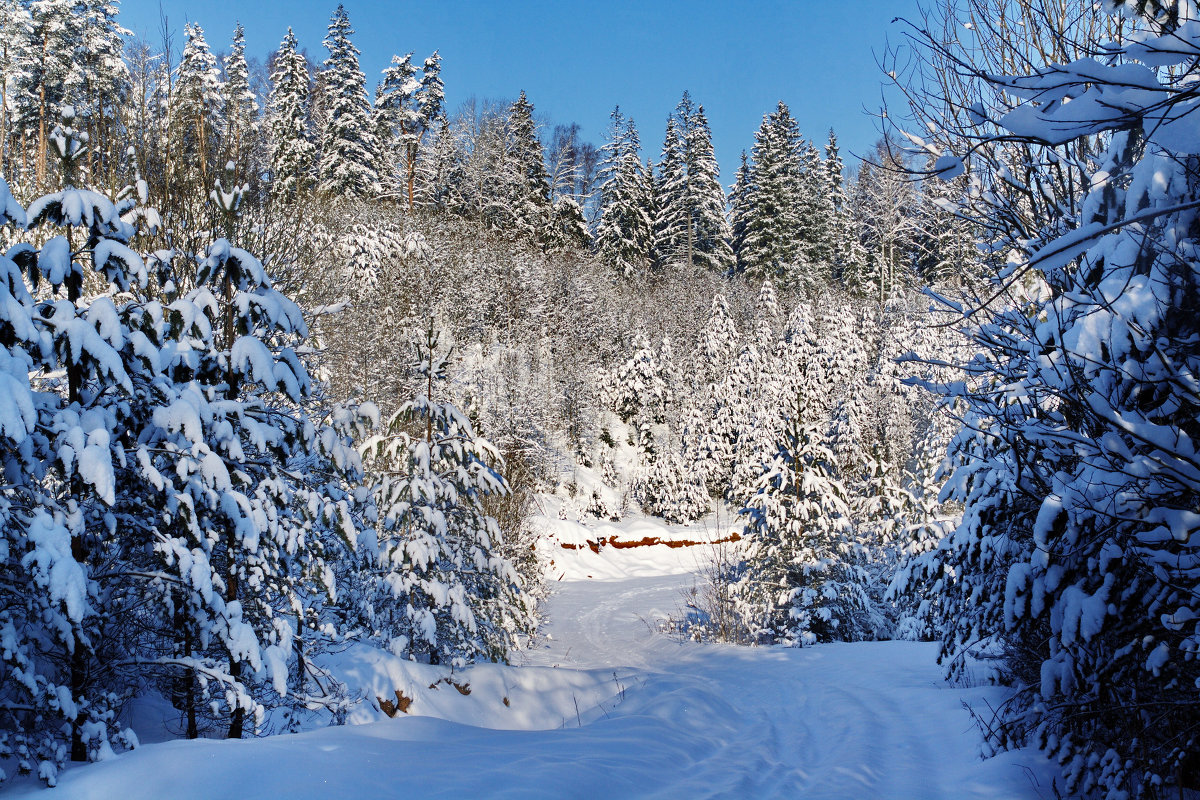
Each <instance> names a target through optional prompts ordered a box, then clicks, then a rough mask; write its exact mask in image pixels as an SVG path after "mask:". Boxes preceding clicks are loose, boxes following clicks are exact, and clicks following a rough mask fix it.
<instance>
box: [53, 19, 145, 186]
mask: <svg viewBox="0 0 1200 800" xmlns="http://www.w3.org/2000/svg"><path fill="white" fill-rule="evenodd" d="M76 13H77V14H80V10H78V9H77V11H76ZM82 16H83V21H82V36H81V45H80V48H79V50H78V52H77V55H76V57H75V59H74V61H73V69H72V75H71V77H70V79H69V81H68V83H69V84H70V85H71V86H72V94H73V97H72V102H73V104H74V106H75V112H76V115H77V116H79V117H80V118H81V119H82V120H83V125H84V132H86V133H87V135H88V155H87V159H88V162H89V163H88V166H87V168H86V172H87V174H88V176H89V177H90V178H91V179H92V180H93V181H94V182H97V183H101V182H102V183H107V184H109V185H112V184H114V183H115V182H116V175H117V169H118V168H119V165H121V164H123V163H124V158H123V156H124V155H125V148H126V146H127V144H128V142H126V141H125V140H124V135H123V134H124V131H123V120H122V119H121V117H122V115H123V113H124V112H125V110H126V103H127V102H128V101H129V99H130V93H131V91H132V81H131V77H130V72H129V65H128V64H127V63H126V62H125V59H124V58H123V51H124V41H125V38H126V37H128V36H130V35H131V34H130V32H129V31H127V30H126V29H125V28H122V27H121V26H120V24H118V22H117V4H116V3H115V2H113V0H85V1H84V3H83V8H82ZM101 179H103V180H101Z"/></svg>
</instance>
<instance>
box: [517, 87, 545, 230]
mask: <svg viewBox="0 0 1200 800" xmlns="http://www.w3.org/2000/svg"><path fill="white" fill-rule="evenodd" d="M508 159H509V162H510V164H511V166H512V167H513V169H514V170H515V175H514V177H515V179H516V183H515V185H514V186H513V191H514V193H515V194H514V196H513V198H512V200H513V203H512V206H511V207H510V210H511V213H512V215H513V219H512V221H513V225H514V226H515V228H516V230H517V231H518V232H520V233H522V234H524V235H527V236H530V237H531V238H538V237H540V236H541V235H542V233H543V232H544V230H545V228H546V226H547V223H548V222H549V219H550V177H549V176H548V175H547V174H546V160H545V158H544V156H543V153H542V142H541V139H539V138H538V134H537V126H536V125H535V123H534V121H533V104H532V103H530V102H529V100H528V99H527V98H526V97H525V92H521V94H520V96H519V97H517V100H516V102H514V103H513V104H512V105H511V106H510V107H509V109H508Z"/></svg>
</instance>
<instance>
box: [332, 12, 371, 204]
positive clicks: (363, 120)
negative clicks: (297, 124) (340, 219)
mask: <svg viewBox="0 0 1200 800" xmlns="http://www.w3.org/2000/svg"><path fill="white" fill-rule="evenodd" d="M353 34H354V30H353V29H352V28H351V27H350V15H349V14H347V13H346V9H345V7H344V6H341V5H339V6H338V7H337V10H336V11H334V12H333V17H332V18H331V19H330V20H329V35H328V36H326V37H325V41H324V42H323V43H324V45H325V47H326V49H327V50H329V58H327V59H325V63H324V64H323V65H322V66H323V69H322V72H321V77H322V81H323V85H322V87H321V91H322V106H323V111H324V127H323V128H322V129H321V153H320V159H319V162H318V165H317V191H319V192H321V193H322V194H326V195H330V196H332V197H346V198H370V197H375V196H377V195H378V194H379V192H380V186H379V170H378V163H379V161H378V158H379V157H378V152H379V143H378V142H377V141H376V140H375V134H374V129H373V128H372V126H371V105H370V103H368V102H367V89H366V76H365V75H363V73H362V70H361V69H359V66H358V48H357V47H355V46H354V43H353V42H351V41H350V37H351V36H352V35H353Z"/></svg>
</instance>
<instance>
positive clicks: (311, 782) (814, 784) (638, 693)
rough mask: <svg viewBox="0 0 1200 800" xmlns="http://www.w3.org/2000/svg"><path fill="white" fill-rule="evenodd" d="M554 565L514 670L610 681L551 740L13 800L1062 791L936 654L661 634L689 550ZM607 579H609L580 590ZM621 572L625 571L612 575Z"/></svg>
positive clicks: (375, 753)
mask: <svg viewBox="0 0 1200 800" xmlns="http://www.w3.org/2000/svg"><path fill="white" fill-rule="evenodd" d="M645 524H646V523H645V522H644V521H643V522H641V523H640V525H641V526H642V527H643V528H644V527H645ZM672 531H673V532H675V533H677V534H679V535H680V536H681V538H686V535H689V534H690V535H691V536H692V537H694V536H695V533H696V532H695V529H673V528H663V529H662V530H661V531H660V533H664V534H665V535H670V533H669V532H672ZM681 531H684V532H681ZM555 557H556V558H557V559H559V560H560V564H565V565H568V566H567V568H566V569H565V570H564V572H563V578H562V580H561V581H559V582H557V583H556V584H555V593H554V595H553V596H552V598H551V600H550V602H549V607H548V611H549V614H548V616H549V624H548V626H547V630H546V633H547V634H548V636H547V637H546V638H545V639H544V640H543V641H542V642H541V644H540V645H539V646H538V647H537V648H536V649H534V650H532V651H530V652H528V653H526V654H525V655H524V657H523V661H524V663H525V665H527V666H541V667H556V668H557V669H558V670H563V671H564V672H563V673H561V674H562V676H563V678H568V677H569V676H570V675H574V674H578V673H575V672H574V671H575V670H586V671H591V672H592V673H599V674H600V675H601V676H603V678H604V679H605V680H607V674H608V673H610V672H611V673H612V678H611V681H612V686H611V690H609V691H606V692H605V693H604V694H605V695H606V696H608V697H610V698H611V699H609V700H607V701H603V702H600V703H599V705H596V704H595V703H594V702H593V703H592V704H591V705H590V706H587V707H581V708H579V709H578V710H577V711H576V712H574V713H571V711H569V710H568V709H569V708H570V707H569V706H564V705H562V704H560V706H559V708H560V710H561V712H562V713H561V716H562V725H561V726H560V727H558V728H557V729H550V730H544V729H543V730H499V729H498V728H500V727H505V726H507V727H513V726H512V724H511V719H509V720H507V721H505V720H502V719H500V717H499V715H497V718H496V719H495V720H494V721H491V720H488V719H477V720H474V721H477V722H479V723H480V724H482V725H484V726H486V727H477V726H474V725H468V724H462V723H460V722H452V721H448V720H446V719H438V718H435V717H432V716H424V717H421V716H403V717H398V718H396V719H391V720H385V721H381V722H372V723H369V724H363V725H349V726H344V727H334V728H324V729H321V730H315V731H310V732H307V733H302V734H296V735H287V736H273V737H268V738H264V739H259V740H252V741H242V742H229V741H212V740H201V741H196V742H184V741H175V742H168V743H164V744H156V745H148V746H145V747H143V748H140V749H138V750H136V751H134V752H132V753H128V754H124V755H121V756H118V757H115V758H113V759H110V760H108V761H105V762H101V763H99V764H94V765H89V766H87V767H83V768H74V769H69V770H68V771H67V772H66V773H65V774H64V775H63V776H62V778H61V780H60V786H59V788H58V789H56V790H54V791H53V792H52V793H50V794H46V793H45V792H44V790H41V789H34V790H32V791H29V785H28V784H25V785H24V786H22V787H20V788H18V789H17V793H16V794H15V795H14V796H17V797H42V798H53V797H62V798H71V799H72V800H75V799H76V798H78V800H102V799H107V798H120V800H141V799H142V798H146V799H147V800H149V799H150V798H155V799H157V798H173V799H175V800H191V799H192V798H194V799H195V800H221V799H223V798H229V799H230V800H235V798H236V800H256V799H257V798H262V799H263V800H266V799H267V798H279V797H288V798H290V799H292V800H302V799H304V798H326V797H350V798H353V799H354V800H374V799H375V798H394V797H404V798H420V797H500V798H559V797H570V798H631V797H639V798H676V797H678V798H708V797H736V798H760V797H761V798H774V797H780V798H785V797H786V798H814V800H815V799H824V798H829V800H834V799H835V798H836V799H837V800H841V799H842V798H898V799H903V798H914V799H919V800H938V799H939V798H946V800H950V799H951V798H953V799H954V800H972V799H973V798H991V799H995V800H1008V799H1010V798H1011V799H1012V800H1026V799H1029V800H1033V799H1036V798H1043V797H1046V798H1048V797H1052V796H1053V792H1052V791H1051V789H1050V776H1051V774H1052V772H1051V770H1050V768H1049V766H1048V765H1047V763H1046V762H1045V760H1044V759H1042V758H1040V757H1039V756H1037V755H1036V754H1032V753H1029V752H1018V753H1006V754H1001V755H1000V756H998V757H996V758H993V759H990V760H988V761H981V760H980V759H979V757H978V750H979V742H980V737H979V733H978V731H977V730H976V729H975V727H974V726H973V724H972V722H971V720H970V718H969V715H968V714H967V712H966V711H965V710H964V709H963V708H962V702H963V701H967V702H972V703H977V704H978V703H982V702H989V703H992V704H993V705H994V704H995V703H997V702H999V701H1001V700H1002V699H1003V693H1002V692H1001V691H1000V690H996V689H955V688H951V687H948V686H947V685H946V684H945V683H943V682H942V681H941V679H940V675H941V669H940V667H938V666H937V665H936V664H935V663H934V658H935V655H936V645H932V644H928V643H911V642H870V643H855V644H831V645H819V646H816V647H811V648H807V649H803V650H785V649H782V648H744V647H736V646H731V645H698V644H694V643H683V642H680V641H678V640H677V639H675V638H673V637H671V636H668V635H665V634H663V633H660V632H658V625H659V623H660V622H661V621H662V620H664V619H665V618H666V617H667V616H668V615H669V614H671V613H673V612H675V611H676V609H677V608H678V607H679V606H680V605H681V603H682V597H681V592H682V590H683V589H684V588H686V587H688V586H690V585H692V582H693V580H694V577H693V575H692V574H690V573H689V572H688V571H687V569H688V566H689V565H688V560H689V558H690V559H691V560H693V561H694V559H695V555H689V554H687V553H686V552H685V551H681V550H670V549H669V548H666V547H661V546H659V547H649V548H638V549H636V550H623V551H602V553H601V555H596V554H592V553H590V552H589V551H581V552H580V553H579V554H578V556H573V555H571V554H569V553H565V552H564V554H561V555H560V554H558V553H556V554H555ZM572 558H574V559H575V560H574V561H571V559H572ZM601 561H603V562H605V563H603V564H602V565H601V564H600V562H601ZM600 566H603V567H604V571H605V574H606V575H607V576H608V577H609V579H608V580H598V579H588V578H586V577H583V576H584V575H585V574H587V573H588V571H589V570H591V571H592V572H599V571H600V570H599V569H598V567H600ZM655 571H657V572H658V573H659V574H650V573H654V572H655ZM621 574H625V575H630V576H632V577H623V578H620V577H617V578H614V577H613V576H616V575H621ZM426 669H429V668H426ZM485 669H500V670H503V669H520V667H515V668H501V667H490V668H485ZM567 670H570V671H572V672H570V673H568V672H566V671H567ZM542 672H543V674H544V675H548V676H550V678H553V676H554V675H556V674H560V673H558V672H557V671H555V670H550V671H546V670H543V671H542ZM482 674H483V673H481V675H482ZM538 680H542V678H538ZM591 680H593V681H598V680H599V678H598V677H596V676H595V675H593V676H592V677H591ZM505 683H506V684H507V682H505ZM480 685H483V684H480ZM580 685H581V686H582V685H584V684H583V683H582V682H580ZM558 688H561V687H558ZM560 694H561V693H560ZM593 696H596V695H595V693H593ZM451 697H453V696H452V695H451ZM514 697H515V696H514ZM572 697H574V695H573V694H572ZM493 699H494V698H493ZM456 702H459V703H469V702H470V701H469V699H467V698H461V699H458V700H456ZM475 702H476V703H478V702H479V701H478V699H477V700H476V701H475ZM493 705H494V704H493ZM585 705H586V704H585ZM506 711H507V709H505V710H503V711H501V712H500V713H501V714H503V713H505V712H506ZM479 716H483V715H482V713H481V714H480V715H479ZM545 716H546V715H545V714H542V715H541V718H542V722H541V723H540V724H542V725H544V724H545V721H546V720H545ZM14 788H17V787H14Z"/></svg>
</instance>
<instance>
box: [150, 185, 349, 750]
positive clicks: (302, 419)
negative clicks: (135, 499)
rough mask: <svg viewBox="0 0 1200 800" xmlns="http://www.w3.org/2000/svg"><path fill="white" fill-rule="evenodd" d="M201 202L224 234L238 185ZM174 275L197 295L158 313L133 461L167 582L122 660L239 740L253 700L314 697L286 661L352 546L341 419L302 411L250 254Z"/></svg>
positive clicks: (303, 675) (267, 287)
mask: <svg viewBox="0 0 1200 800" xmlns="http://www.w3.org/2000/svg"><path fill="white" fill-rule="evenodd" d="M232 177H233V176H232V175H229V174H228V173H227V180H228V179H232ZM212 202H213V203H214V204H215V205H216V206H217V207H218V209H219V210H220V212H221V213H222V215H223V216H224V218H225V226H226V234H227V235H229V236H232V235H234V233H235V231H236V217H237V214H238V208H239V205H240V202H241V189H240V187H236V186H235V187H234V188H232V189H230V190H226V189H224V188H223V187H222V186H221V184H220V183H219V182H218V184H217V189H216V190H215V191H214V192H213V195H212ZM174 269H175V271H176V272H177V273H178V272H180V271H184V270H187V271H191V270H194V271H195V279H194V287H195V288H193V289H192V290H190V291H189V292H187V293H186V294H184V295H182V296H181V297H179V298H178V299H176V300H175V301H174V302H173V303H172V305H171V307H170V313H169V314H167V315H166V317H165V322H166V325H167V327H166V331H167V333H166V334H165V335H166V337H167V338H168V340H169V341H170V344H171V346H170V349H169V350H168V351H166V352H165V353H164V355H163V356H162V357H161V358H162V362H161V368H162V370H163V372H164V375H165V377H166V381H165V382H163V384H162V386H161V388H159V389H158V393H157V396H156V397H155V401H156V402H155V407H154V409H153V413H151V414H150V415H149V417H148V419H147V420H145V422H144V427H143V428H141V429H140V430H138V431H137V436H138V442H139V446H138V447H137V448H136V450H135V459H134V460H135V463H136V464H137V465H138V467H139V470H140V473H141V474H140V477H141V480H142V481H143V483H144V484H145V485H147V486H149V487H152V488H153V490H154V491H153V492H151V493H149V495H148V496H147V497H146V498H145V499H144V500H143V502H144V503H145V505H146V506H147V507H149V508H151V509H153V515H152V516H151V517H150V518H149V519H147V520H146V521H145V522H144V523H143V524H144V535H145V537H146V544H145V546H144V551H143V554H142V556H141V557H142V559H143V560H144V562H145V564H146V566H145V571H146V573H147V574H150V575H163V576H170V577H169V578H167V577H164V578H163V580H161V581H151V582H150V583H149V585H148V586H147V588H146V589H145V591H146V592H148V593H149V594H150V595H153V596H155V597H156V598H157V600H158V602H156V603H154V604H152V605H151V606H150V607H148V608H147V609H145V610H144V611H143V616H144V619H143V624H144V626H145V628H146V629H147V630H150V631H154V632H155V633H156V636H157V637H158V638H156V639H155V640H154V641H153V642H152V644H151V646H150V649H149V652H140V653H139V654H138V655H137V658H136V663H138V664H139V665H142V666H143V667H144V668H145V669H147V670H151V671H157V672H158V674H159V675H163V676H166V677H168V678H169V682H168V685H169V686H171V687H172V694H173V698H172V699H173V700H175V702H176V703H178V704H179V707H180V710H181V712H182V713H183V714H184V717H185V720H186V724H187V733H188V735H189V736H194V735H196V734H197V733H198V727H199V722H198V719H197V718H198V717H199V716H202V715H203V714H204V711H203V709H204V707H207V706H209V705H210V703H212V702H216V701H221V702H222V703H223V705H224V706H225V707H226V708H227V709H228V727H227V729H226V733H227V735H228V736H229V737H230V738H238V737H240V736H242V735H243V734H244V733H245V732H247V731H251V730H256V729H257V728H258V727H259V725H260V724H261V722H262V716H261V712H262V710H263V707H264V704H268V705H275V704H279V703H282V702H291V701H296V702H299V703H300V704H301V705H303V704H308V703H310V702H320V701H319V700H318V698H317V697H316V692H318V691H319V690H317V689H316V688H315V685H314V684H310V682H309V679H310V677H311V675H310V673H309V672H308V669H307V667H308V666H311V664H308V665H306V662H305V660H304V658H303V657H301V658H299V659H297V656H298V655H299V654H301V653H303V652H304V650H303V648H307V647H309V646H310V645H311V644H312V643H313V641H314V640H316V639H318V638H320V637H319V635H318V629H319V628H320V625H321V623H322V622H323V620H320V619H316V618H315V616H314V615H315V614H316V613H317V611H318V610H319V608H320V606H321V605H322V601H321V599H320V598H321V597H322V596H324V598H325V601H331V600H332V599H333V598H334V592H335V586H334V581H333V569H332V565H333V564H335V563H337V562H339V561H344V560H345V559H346V558H347V557H348V555H347V554H348V551H349V549H350V548H352V547H353V546H354V541H355V530H356V527H357V526H356V524H355V521H354V518H353V513H354V506H355V505H356V504H355V502H354V501H353V498H351V497H350V495H349V493H348V488H347V484H348V483H353V482H355V481H356V480H357V479H358V477H359V471H360V467H359V460H358V457H357V455H356V454H355V453H354V451H353V450H352V449H351V447H350V440H349V437H350V435H351V433H352V432H353V431H352V430H351V429H352V428H353V425H354V422H355V420H354V417H353V415H352V414H336V415H334V416H333V417H332V420H331V422H322V421H320V420H317V419H314V418H313V417H312V416H311V415H310V412H309V408H310V406H311V403H310V400H311V398H312V397H313V391H314V389H313V386H312V383H311V381H310V379H309V376H308V373H307V370H306V369H305V367H304V365H303V364H302V362H301V360H300V358H299V356H298V355H297V348H298V347H299V346H300V344H301V342H302V341H303V339H304V338H305V337H306V335H307V329H306V325H305V323H304V320H303V317H302V314H301V311H300V309H299V307H298V306H297V305H296V304H295V303H294V302H292V301H291V300H289V299H288V298H286V297H285V296H283V295H282V294H281V293H280V292H279V291H278V290H276V289H275V288H274V287H273V286H272V284H271V282H270V280H269V278H268V277H267V276H266V274H265V271H264V269H263V266H262V264H261V262H260V261H259V260H258V259H257V258H255V257H254V256H253V255H251V254H250V253H248V252H246V251H245V250H242V249H240V248H238V247H236V246H235V245H233V244H232V243H231V242H230V240H229V239H227V238H218V239H215V240H213V241H211V243H210V244H209V245H208V246H207V247H205V249H204V250H203V251H202V252H200V253H197V254H195V255H194V256H191V257H187V256H184V257H181V258H180V262H177V263H176V264H175V265H174ZM367 412H368V413H371V410H370V409H367ZM297 660H298V662H299V663H297V668H296V673H295V678H293V677H292V675H293V673H292V668H291V666H290V664H292V663H296V662H297ZM318 683H319V682H318ZM214 695H215V696H214ZM325 699H326V700H333V698H328V697H327V698H325ZM213 722H214V724H217V725H221V723H222V721H218V720H214V721H213ZM222 727H224V726H223V725H222Z"/></svg>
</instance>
